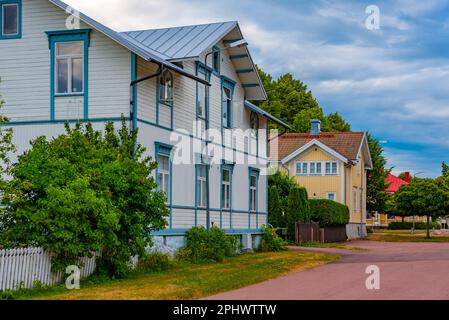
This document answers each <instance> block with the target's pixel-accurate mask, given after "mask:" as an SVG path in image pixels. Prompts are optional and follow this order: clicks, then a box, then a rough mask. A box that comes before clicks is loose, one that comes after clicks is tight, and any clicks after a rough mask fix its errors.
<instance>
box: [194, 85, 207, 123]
mask: <svg viewBox="0 0 449 320" xmlns="http://www.w3.org/2000/svg"><path fill="white" fill-rule="evenodd" d="M197 85H198V93H197V97H196V115H197V117H198V118H201V119H206V108H207V101H208V99H207V96H208V94H207V87H206V85H205V84H202V83H198V84H197ZM200 92H201V94H204V95H203V97H202V98H204V100H203V99H200ZM201 104H203V106H202V107H201V108H200V106H201ZM199 110H201V113H200V112H199Z"/></svg>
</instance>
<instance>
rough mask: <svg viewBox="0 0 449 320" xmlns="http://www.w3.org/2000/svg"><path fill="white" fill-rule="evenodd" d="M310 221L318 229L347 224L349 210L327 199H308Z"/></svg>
mask: <svg viewBox="0 0 449 320" xmlns="http://www.w3.org/2000/svg"><path fill="white" fill-rule="evenodd" d="M309 206H310V211H311V215H312V220H313V221H315V222H319V223H320V227H329V226H336V225H342V224H347V223H349V208H348V207H347V206H345V205H343V204H341V203H338V202H335V201H332V200H327V199H310V200H309Z"/></svg>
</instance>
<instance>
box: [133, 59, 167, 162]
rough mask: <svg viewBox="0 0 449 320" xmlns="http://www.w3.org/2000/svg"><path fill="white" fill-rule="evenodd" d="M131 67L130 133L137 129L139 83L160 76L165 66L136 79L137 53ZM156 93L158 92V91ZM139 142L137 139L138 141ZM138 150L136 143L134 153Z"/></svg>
mask: <svg viewBox="0 0 449 320" xmlns="http://www.w3.org/2000/svg"><path fill="white" fill-rule="evenodd" d="M131 63H132V65H131V69H132V72H131V73H132V74H131V83H130V96H131V101H130V117H129V118H130V133H131V134H132V133H133V132H134V130H136V129H137V94H138V92H137V84H139V83H140V82H143V81H146V80H150V79H152V78H155V77H158V76H159V75H160V74H161V73H162V72H163V71H164V67H163V66H161V65H159V69H158V70H157V72H156V73H154V74H151V75H149V76H146V77H143V78H140V79H136V78H137V56H136V55H135V54H133V55H132V59H131ZM156 94H158V93H157V92H156ZM136 143H137V141H136ZM135 151H136V145H134V148H133V153H135Z"/></svg>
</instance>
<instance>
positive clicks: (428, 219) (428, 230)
mask: <svg viewBox="0 0 449 320" xmlns="http://www.w3.org/2000/svg"><path fill="white" fill-rule="evenodd" d="M426 238H427V239H430V218H429V216H427V235H426Z"/></svg>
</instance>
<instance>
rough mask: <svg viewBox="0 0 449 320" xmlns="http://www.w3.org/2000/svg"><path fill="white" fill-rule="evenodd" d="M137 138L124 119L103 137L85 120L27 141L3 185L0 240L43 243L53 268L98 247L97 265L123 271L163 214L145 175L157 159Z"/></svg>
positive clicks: (160, 201) (162, 206) (165, 213)
mask: <svg viewBox="0 0 449 320" xmlns="http://www.w3.org/2000/svg"><path fill="white" fill-rule="evenodd" d="M136 138H137V131H134V132H133V133H132V134H129V130H128V128H127V126H126V123H125V121H123V122H122V126H121V128H120V129H119V130H118V131H116V130H115V129H114V125H113V124H112V123H108V124H106V126H105V130H104V134H102V133H101V132H100V131H95V130H94V129H93V128H92V125H91V124H90V123H89V124H86V125H82V124H80V123H78V124H76V126H75V127H74V128H73V129H72V128H70V126H69V125H68V124H66V132H65V134H62V135H60V136H58V137H56V138H53V139H52V140H51V141H48V140H46V138H45V137H39V138H37V139H35V140H34V141H32V143H31V149H30V150H28V151H27V152H25V153H24V154H23V155H21V156H19V158H18V162H17V163H16V164H15V165H14V166H13V168H12V180H11V181H10V182H9V183H8V184H7V185H6V187H5V188H4V189H3V190H2V191H3V193H4V195H5V197H4V201H5V204H6V209H5V210H4V214H3V215H2V216H1V217H0V228H1V230H0V245H4V246H7V247H17V246H28V245H33V246H41V247H43V248H44V249H45V250H47V251H49V252H52V255H53V256H52V265H53V267H54V269H55V270H63V269H64V268H65V267H66V266H67V265H70V264H74V263H75V261H76V260H77V258H79V257H83V256H90V255H91V254H92V253H93V252H101V259H100V260H99V261H98V262H99V263H98V266H99V269H101V270H102V271H103V272H106V273H108V274H109V275H111V276H122V275H124V274H125V273H126V272H127V271H128V263H129V259H130V257H132V256H135V255H139V256H144V255H145V248H146V247H147V246H149V245H151V236H150V233H151V232H152V231H153V230H161V229H163V228H164V227H165V225H166V217H167V216H168V214H169V212H168V210H167V208H166V206H165V195H164V194H163V193H160V192H156V191H155V187H156V185H155V181H154V178H153V177H152V176H151V174H152V171H153V170H154V169H155V168H156V166H157V164H156V163H155V162H153V161H152V159H151V158H149V157H144V156H143V154H144V151H145V149H144V148H143V147H142V146H141V145H138V144H136ZM134 150H135V152H134Z"/></svg>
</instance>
